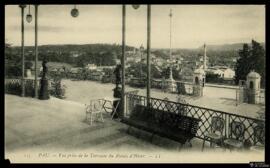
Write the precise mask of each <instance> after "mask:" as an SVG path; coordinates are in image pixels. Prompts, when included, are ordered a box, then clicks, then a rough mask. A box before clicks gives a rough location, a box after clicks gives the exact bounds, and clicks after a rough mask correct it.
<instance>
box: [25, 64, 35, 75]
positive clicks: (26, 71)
mask: <svg viewBox="0 0 270 168" xmlns="http://www.w3.org/2000/svg"><path fill="white" fill-rule="evenodd" d="M32 66H33V63H32V62H30V61H27V62H25V75H26V77H31V76H32V74H31V68H32Z"/></svg>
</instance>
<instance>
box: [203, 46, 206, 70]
mask: <svg viewBox="0 0 270 168" xmlns="http://www.w3.org/2000/svg"><path fill="white" fill-rule="evenodd" d="M203 48H204V54H203V70H204V71H205V70H206V44H205V43H204V45H203Z"/></svg>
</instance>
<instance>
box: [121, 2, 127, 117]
mask: <svg viewBox="0 0 270 168" xmlns="http://www.w3.org/2000/svg"><path fill="white" fill-rule="evenodd" d="M125 52H126V5H122V59H121V64H122V66H121V67H122V92H121V102H122V103H121V114H120V115H121V117H122V116H124V114H125Z"/></svg>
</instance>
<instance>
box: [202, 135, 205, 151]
mask: <svg viewBox="0 0 270 168" xmlns="http://www.w3.org/2000/svg"><path fill="white" fill-rule="evenodd" d="M204 144H205V138H204V139H203V144H202V152H203V149H204Z"/></svg>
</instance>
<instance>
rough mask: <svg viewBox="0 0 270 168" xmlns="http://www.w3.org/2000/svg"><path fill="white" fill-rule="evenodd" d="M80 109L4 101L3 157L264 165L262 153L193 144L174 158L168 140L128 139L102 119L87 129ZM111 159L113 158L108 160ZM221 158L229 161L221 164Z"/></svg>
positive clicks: (15, 159)
mask: <svg viewBox="0 0 270 168" xmlns="http://www.w3.org/2000/svg"><path fill="white" fill-rule="evenodd" d="M84 107H85V106H84V104H81V103H77V102H73V101H67V100H60V99H57V98H53V97H51V99H49V100H45V101H41V100H37V99H34V98H22V97H19V96H13V95H5V157H6V158H9V159H10V160H11V162H69V163H70V162H79V163H81V162H87V163H89V162H154V163H157V162H180V163H196V162H242V163H245V162H248V161H249V160H263V153H258V154H251V153H250V152H247V153H244V154H243V153H237V152H232V153H230V152H229V151H226V152H223V150H221V149H219V148H217V149H209V148H208V147H207V146H208V144H206V149H205V152H203V153H202V152H201V151H200V149H201V144H202V143H201V140H199V139H197V138H195V139H194V140H193V141H192V144H193V147H192V148H188V147H184V148H183V149H182V150H181V151H180V152H179V151H177V150H176V149H177V145H178V144H177V143H176V142H173V141H170V140H168V139H164V138H160V137H156V138H154V141H153V143H150V142H149V140H148V139H149V136H150V135H149V134H148V133H146V132H141V131H138V130H136V129H132V131H131V134H127V133H126V129H127V126H126V125H124V124H122V123H120V122H117V121H113V120H111V119H110V118H109V115H106V114H105V123H101V122H95V123H94V125H92V126H90V125H89V124H88V123H86V122H85V121H84V120H85V113H84ZM137 135H140V138H138V137H136V136H137ZM220 152H222V153H220ZM218 153H219V154H220V155H218ZM130 154H134V157H133V156H132V157H131V158H130ZM81 155H83V156H85V157H80V156H81ZM110 155H112V156H111V157H113V158H109V156H110ZM140 155H144V156H143V157H140ZM224 155H225V156H228V158H226V159H225V157H224ZM126 156H128V158H126ZM209 156H211V157H209ZM213 156H215V157H218V160H216V159H213ZM232 156H234V157H232ZM235 156H241V157H240V159H239V157H235ZM104 157H107V158H104ZM236 158H237V159H236ZM104 159H105V160H104Z"/></svg>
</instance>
